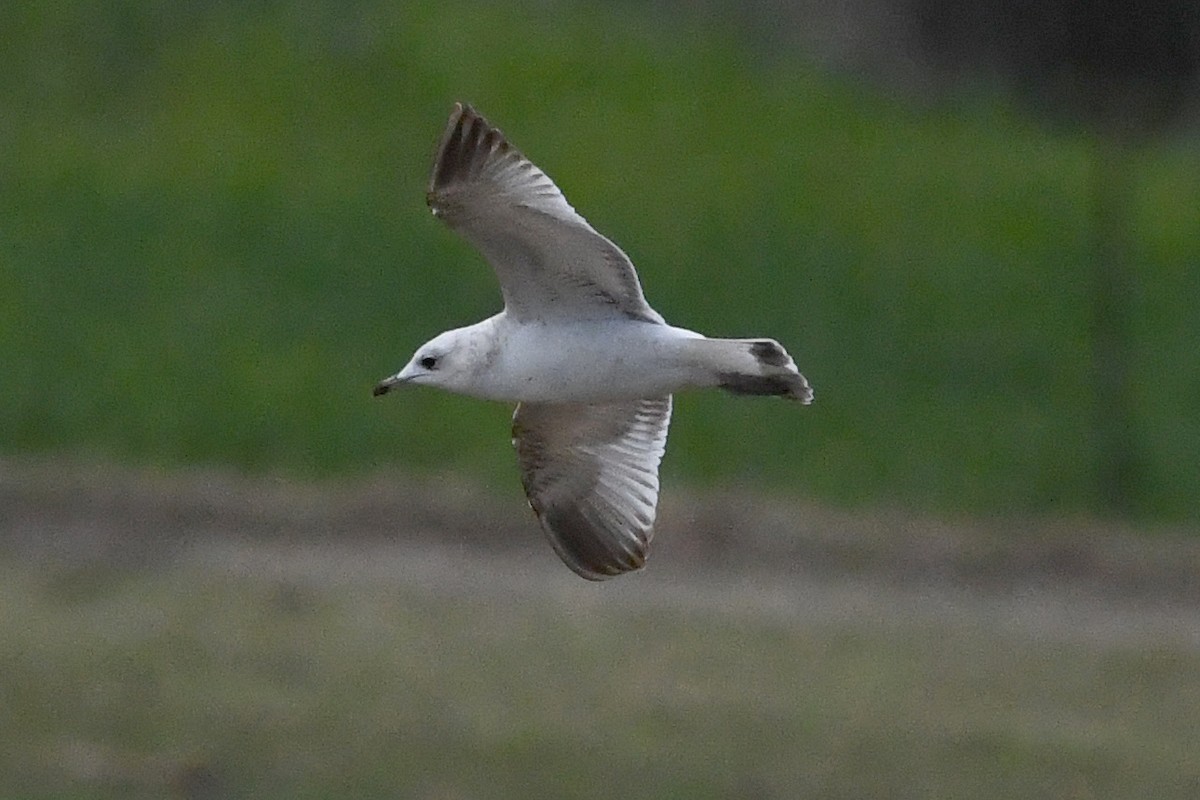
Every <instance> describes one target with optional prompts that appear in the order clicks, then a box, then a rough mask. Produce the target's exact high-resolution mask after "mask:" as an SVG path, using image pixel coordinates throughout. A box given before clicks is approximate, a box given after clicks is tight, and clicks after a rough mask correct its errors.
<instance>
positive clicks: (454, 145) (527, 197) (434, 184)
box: [427, 103, 662, 322]
mask: <svg viewBox="0 0 1200 800" xmlns="http://www.w3.org/2000/svg"><path fill="white" fill-rule="evenodd" d="M427 199H428V201H429V207H430V208H431V209H432V210H433V213H434V214H435V215H436V216H438V217H440V218H441V219H443V220H445V221H446V223H447V224H448V225H449V226H450V227H452V228H454V229H455V230H456V231H458V232H459V233H460V234H462V235H463V237H464V238H466V239H467V241H469V242H470V243H471V244H472V245H474V246H475V248H476V249H477V250H479V251H480V252H481V253H483V255H484V257H485V258H486V259H487V260H488V262H489V263H490V264H491V265H492V268H493V269H494V270H495V271H496V275H497V276H498V277H499V279H500V290H501V292H502V293H503V295H504V306H505V309H506V310H507V313H508V314H509V315H510V316H512V317H513V318H514V319H521V320H543V319H553V318H560V317H561V318H570V319H589V318H603V317H611V316H625V317H631V318H634V319H641V320H646V321H651V322H661V321H662V317H660V316H659V315H658V313H657V312H655V311H654V310H653V309H652V308H650V306H649V305H648V304H647V303H646V299H645V297H644V296H643V295H642V287H641V284H640V283H639V282H638V277H637V272H636V271H635V270H634V268H633V264H632V263H631V262H630V261H629V258H628V256H626V255H625V253H623V252H622V251H621V248H619V247H617V246H616V245H615V244H613V243H612V242H611V241H609V240H608V239H606V238H605V237H603V236H601V235H600V234H599V233H597V232H596V231H595V229H593V228H592V226H591V225H589V224H588V223H587V220H585V219H584V218H583V217H581V216H579V214H578V213H576V211H575V209H574V208H572V207H571V205H570V204H569V203H568V202H567V200H566V198H565V197H563V194H562V192H561V191H559V189H558V187H557V186H555V185H554V182H553V181H551V180H550V178H548V177H547V176H546V173H544V172H542V171H541V170H540V169H538V168H537V167H536V166H535V165H534V164H533V162H531V161H530V160H529V159H527V158H525V156H523V155H521V153H520V152H519V151H518V150H517V149H516V148H515V147H513V146H512V145H511V144H509V142H508V140H507V139H505V138H504V134H503V133H501V132H500V131H499V129H497V128H495V127H493V126H492V125H491V124H490V123H489V122H488V121H487V120H486V119H484V118H483V117H481V116H480V115H479V114H478V113H476V111H475V110H474V109H473V108H471V107H470V106H464V105H462V104H457V103H456V104H455V106H454V112H453V113H452V114H451V115H450V120H449V122H448V123H447V124H446V132H445V133H444V134H442V141H441V144H440V145H439V147H438V153H437V160H436V162H435V163H434V167H433V175H432V177H431V178H430V181H429V194H428V196H427Z"/></svg>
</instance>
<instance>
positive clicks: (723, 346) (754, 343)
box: [691, 338, 813, 405]
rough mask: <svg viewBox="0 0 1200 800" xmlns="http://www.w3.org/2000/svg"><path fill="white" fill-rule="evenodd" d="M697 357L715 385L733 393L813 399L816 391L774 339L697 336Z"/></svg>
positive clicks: (692, 344) (791, 398)
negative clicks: (708, 371) (699, 337)
mask: <svg viewBox="0 0 1200 800" xmlns="http://www.w3.org/2000/svg"><path fill="white" fill-rule="evenodd" d="M691 346H692V347H693V348H694V350H693V352H694V354H695V355H696V357H697V359H698V360H699V361H700V362H701V363H703V364H704V366H705V367H706V368H708V369H709V370H710V371H711V376H712V382H713V384H715V385H716V386H719V387H721V388H722V389H725V390H726V391H729V392H732V393H734V394H756V395H776V396H779V397H786V398H788V399H789V400H799V401H800V402H801V403H804V404H805V405H807V404H809V403H811V402H812V399H813V391H812V387H810V386H809V385H808V381H807V380H806V379H805V378H804V376H803V375H801V374H800V371H799V370H798V369H796V362H794V361H792V357H791V356H790V355H788V352H787V351H786V350H784V349H783V345H781V344H779V342H777V341H775V340H774V339H705V338H701V339H696V340H695V341H694V342H692V343H691Z"/></svg>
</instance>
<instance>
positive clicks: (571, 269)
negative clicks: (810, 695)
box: [375, 105, 812, 580]
mask: <svg viewBox="0 0 1200 800" xmlns="http://www.w3.org/2000/svg"><path fill="white" fill-rule="evenodd" d="M428 201H429V205H430V207H431V208H432V209H433V212H434V214H435V215H436V216H438V217H439V218H441V219H442V220H444V221H445V222H446V223H447V224H448V225H450V227H452V228H454V229H455V230H456V231H458V232H459V233H460V234H462V235H463V237H464V238H466V239H467V240H468V241H469V242H471V244H473V245H474V246H475V247H476V248H477V249H478V250H479V251H480V252H481V253H483V255H484V257H485V258H486V259H487V260H488V262H489V263H490V264H491V266H492V268H493V269H494V270H495V271H496V275H497V277H498V278H499V279H500V289H501V294H502V295H503V296H504V310H503V311H501V312H500V313H499V314H496V315H495V316H493V317H489V318H488V319H485V320H483V321H482V322H478V323H476V324H474V325H469V326H467V327H464V328H456V329H454V330H450V331H446V332H445V333H442V334H439V335H438V336H435V337H434V338H433V339H431V340H430V341H429V342H427V343H426V344H424V345H422V346H421V347H420V348H419V349H418V350H417V352H416V354H415V355H413V357H412V358H411V359H410V360H409V362H408V364H406V365H405V367H404V368H403V369H402V370H400V372H398V373H396V374H395V375H393V376H391V377H389V378H385V379H384V380H383V381H380V382H379V384H378V385H377V386H376V388H375V394H377V395H380V394H385V393H387V392H388V391H389V390H391V389H392V388H394V387H397V386H400V385H404V384H424V385H429V386H436V387H438V388H441V389H445V390H447V391H451V392H455V393H458V394H464V395H468V396H471V397H478V398H482V399H486V400H499V401H505V402H515V403H518V405H517V409H516V412H515V413H514V415H513V445H514V447H515V448H516V450H517V458H518V461H519V464H520V467H521V482H522V484H523V485H524V487H525V492H526V496H527V497H528V498H529V504H530V505H531V506H532V507H533V509H534V511H535V512H536V513H537V515H538V518H539V519H540V520H541V523H542V528H543V530H544V531H545V532H546V535H547V537H548V538H549V540H550V543H551V545H553V547H554V549H555V551H556V552H557V553H558V555H559V556H560V557H561V558H562V559H563V561H564V562H565V563H566V564H567V566H569V567H570V568H571V569H572V570H574V571H575V572H576V573H578V574H579V575H581V576H582V577H584V578H588V579H589V580H603V579H605V578H609V577H612V576H613V575H618V574H620V573H622V572H626V571H629V570H634V569H640V568H641V567H642V566H643V565H644V564H645V560H646V551H647V548H648V547H649V544H650V538H651V536H652V533H653V524H654V517H655V508H656V505H657V502H658V466H659V463H660V461H661V460H662V456H663V452H664V450H665V448H666V440H667V427H668V425H669V423H670V419H671V405H672V402H671V396H672V395H673V394H674V393H675V392H678V391H682V390H685V389H696V388H704V387H714V386H715V387H721V388H723V389H726V390H728V391H731V392H734V393H736V394H753V395H776V396H781V397H787V398H790V399H793V400H798V401H800V402H801V403H805V404H807V403H809V402H811V400H812V390H811V389H810V388H809V385H808V381H807V380H805V378H804V376H803V375H801V374H800V372H799V371H798V370H797V369H796V364H795V362H793V361H792V358H791V356H789V355H788V353H787V351H786V350H784V349H783V347H782V346H781V345H780V344H779V343H778V342H776V341H775V340H773V339H711V338H708V337H705V336H702V335H701V334H698V333H695V332H694V331H689V330H686V329H684V328H677V327H674V326H672V325H668V324H667V323H666V322H665V321H664V320H663V318H662V316H661V315H659V314H658V312H656V311H655V310H654V309H653V308H651V307H650V306H649V304H647V303H646V300H645V297H644V296H643V295H642V287H641V282H640V281H639V280H638V277H637V272H636V271H635V270H634V267H633V264H632V263H631V262H630V261H629V258H628V257H627V256H626V255H625V253H624V252H622V251H621V249H620V248H619V247H617V245H615V244H613V243H612V242H611V241H609V240H608V239H606V238H605V237H604V236H602V235H600V234H599V233H597V232H596V231H595V229H593V228H592V226H591V225H589V224H588V223H587V221H586V220H584V219H583V217H581V216H579V214H578V213H576V211H575V209H574V208H572V207H571V206H570V204H569V203H567V201H566V198H564V197H563V195H562V192H560V191H559V189H558V187H557V186H555V185H554V183H553V182H552V181H551V180H550V179H549V178H548V177H547V176H546V174H545V173H543V172H542V171H541V170H540V169H538V168H537V167H536V166H534V164H533V163H532V162H531V161H529V160H528V159H526V158H525V157H524V156H523V155H521V153H520V152H519V151H517V150H516V148H514V147H513V146H512V145H511V144H509V142H508V141H507V140H506V139H505V138H504V135H503V134H502V133H501V132H500V131H499V130H498V129H496V128H495V127H493V126H492V125H491V124H490V123H488V122H487V120H485V119H484V118H483V117H481V116H480V115H479V114H477V113H476V112H475V111H474V109H472V108H470V107H469V106H466V107H464V106H462V105H456V106H455V109H454V112H453V113H452V114H451V115H450V120H449V122H448V123H447V126H446V132H445V133H444V134H443V136H442V141H441V144H440V145H439V147H438V155H437V159H436V162H435V164H434V168H433V176H432V178H431V180H430V186H429V193H428Z"/></svg>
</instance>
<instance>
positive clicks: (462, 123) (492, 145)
mask: <svg viewBox="0 0 1200 800" xmlns="http://www.w3.org/2000/svg"><path fill="white" fill-rule="evenodd" d="M508 146H509V145H508V143H507V140H506V139H505V136H504V134H503V132H501V131H500V129H499V128H497V127H496V126H495V125H492V124H491V123H490V122H488V121H487V119H485V118H484V116H483V115H482V114H480V113H479V112H478V111H476V110H475V107H474V106H472V105H471V104H470V103H464V102H462V101H461V100H459V101H455V103H454V108H453V109H452V110H451V111H450V117H449V118H448V119H447V120H446V127H445V129H444V130H443V132H442V138H441V141H439V142H438V148H437V154H436V155H435V156H434V159H433V169H432V170H431V172H430V177H429V188H428V190H427V193H426V201H427V202H429V204H430V205H431V206H432V205H433V195H435V194H436V192H437V191H438V190H439V189H441V188H442V187H444V186H446V185H448V184H450V183H452V182H454V181H455V180H456V179H462V178H463V177H464V176H465V175H467V174H470V173H471V171H472V169H475V168H477V167H478V162H479V161H480V157H481V156H480V153H481V151H483V150H495V149H501V150H504V149H507V148H508Z"/></svg>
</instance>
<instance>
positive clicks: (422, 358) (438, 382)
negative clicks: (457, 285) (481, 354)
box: [373, 329, 473, 397]
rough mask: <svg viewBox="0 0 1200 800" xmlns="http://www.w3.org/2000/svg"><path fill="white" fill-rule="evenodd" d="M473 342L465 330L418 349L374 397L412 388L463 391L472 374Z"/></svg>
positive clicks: (447, 334)
mask: <svg viewBox="0 0 1200 800" xmlns="http://www.w3.org/2000/svg"><path fill="white" fill-rule="evenodd" d="M470 339H471V337H470V336H469V334H468V333H467V332H466V331H464V330H462V329H459V330H453V331H446V332H445V333H442V334H438V335H437V336H435V337H434V338H432V339H430V340H429V341H428V342H426V343H425V344H423V345H421V346H420V347H419V348H417V352H416V353H414V354H413V357H412V358H411V359H409V361H408V363H407V364H405V365H404V369H402V370H400V371H399V372H397V373H396V374H395V375H392V376H391V377H388V378H384V379H383V380H381V381H380V382H379V383H377V384H375V390H374V392H373V394H374V395H375V396H376V397H378V396H379V395H383V394H387V393H388V392H389V391H391V390H392V389H394V388H396V387H398V386H405V385H408V384H417V385H421V386H437V387H439V388H441V389H448V390H450V391H455V390H458V389H460V388H461V387H462V385H463V384H464V383H465V382H466V380H467V379H468V377H469V372H470V371H471V370H470V369H469V366H470V365H469V363H468V362H469V358H470V353H471V352H472V351H473V348H472V347H470Z"/></svg>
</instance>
